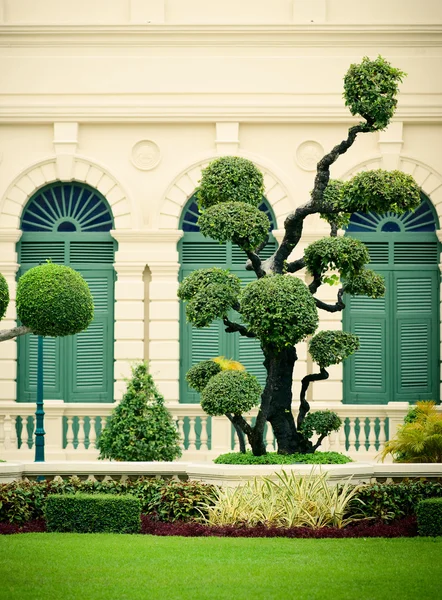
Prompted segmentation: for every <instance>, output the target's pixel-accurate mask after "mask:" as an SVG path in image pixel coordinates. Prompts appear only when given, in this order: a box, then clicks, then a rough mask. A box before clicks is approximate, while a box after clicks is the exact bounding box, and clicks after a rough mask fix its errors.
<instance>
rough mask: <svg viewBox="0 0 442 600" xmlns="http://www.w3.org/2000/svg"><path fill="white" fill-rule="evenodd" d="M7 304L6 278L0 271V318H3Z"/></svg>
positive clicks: (7, 289)
mask: <svg viewBox="0 0 442 600" xmlns="http://www.w3.org/2000/svg"><path fill="white" fill-rule="evenodd" d="M8 304H9V288H8V283H7V281H6V279H5V278H4V277H3V275H2V274H1V273H0V320H1V319H3V317H4V316H5V313H6V309H7V308H8Z"/></svg>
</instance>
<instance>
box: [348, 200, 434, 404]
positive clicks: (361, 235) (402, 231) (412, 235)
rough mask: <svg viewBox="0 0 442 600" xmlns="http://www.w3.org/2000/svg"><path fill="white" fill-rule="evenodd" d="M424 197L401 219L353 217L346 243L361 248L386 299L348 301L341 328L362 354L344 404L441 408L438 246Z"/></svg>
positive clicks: (355, 359) (355, 360)
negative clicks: (433, 404) (353, 241)
mask: <svg viewBox="0 0 442 600" xmlns="http://www.w3.org/2000/svg"><path fill="white" fill-rule="evenodd" d="M437 228H438V224H437V220H436V216H435V213H434V211H433V208H432V206H431V204H430V202H429V200H428V198H426V197H424V196H423V197H422V202H421V205H420V207H419V208H418V209H417V210H416V211H414V212H406V213H405V214H403V215H396V214H394V213H391V212H389V213H386V214H385V215H379V214H375V213H369V214H365V213H355V214H353V215H352V217H351V220H350V223H349V225H348V228H347V231H346V235H350V236H352V237H356V238H358V239H360V240H361V241H363V242H364V243H365V245H366V246H367V248H368V250H369V253H370V259H371V263H370V268H372V269H373V270H374V271H376V272H378V273H380V274H381V275H383V277H384V278H385V283H386V288H387V291H386V294H385V296H384V297H383V298H379V299H376V300H374V299H372V298H367V297H365V296H355V297H347V298H346V299H345V300H344V301H345V303H346V309H345V310H344V317H343V323H344V328H345V329H346V330H347V331H352V332H353V333H355V334H357V335H358V336H359V337H360V340H361V348H360V350H359V351H358V352H357V353H355V354H354V356H352V357H351V358H349V359H348V360H347V361H345V363H344V402H346V403H350V404H354V403H361V404H384V403H387V402H392V401H407V402H416V401H417V400H436V401H438V400H439V387H440V377H439V266H438V265H439V243H438V240H437V237H436V234H435V231H436V229H437Z"/></svg>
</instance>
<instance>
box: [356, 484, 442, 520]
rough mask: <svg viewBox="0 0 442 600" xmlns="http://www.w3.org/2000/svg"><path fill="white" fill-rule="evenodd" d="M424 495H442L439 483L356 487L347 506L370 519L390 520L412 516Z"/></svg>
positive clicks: (441, 485) (425, 496) (441, 486)
mask: <svg viewBox="0 0 442 600" xmlns="http://www.w3.org/2000/svg"><path fill="white" fill-rule="evenodd" d="M426 498H442V483H440V482H437V481H402V482H400V483H372V484H370V485H364V486H362V487H361V488H359V490H358V492H357V494H356V496H355V502H354V503H352V505H351V507H350V509H351V510H353V511H354V512H356V513H362V514H363V516H364V517H367V518H370V519H376V520H382V521H386V522H390V521H396V520H398V519H402V518H404V517H409V516H414V515H415V514H416V507H417V505H418V504H419V502H420V501H421V500H424V499H426Z"/></svg>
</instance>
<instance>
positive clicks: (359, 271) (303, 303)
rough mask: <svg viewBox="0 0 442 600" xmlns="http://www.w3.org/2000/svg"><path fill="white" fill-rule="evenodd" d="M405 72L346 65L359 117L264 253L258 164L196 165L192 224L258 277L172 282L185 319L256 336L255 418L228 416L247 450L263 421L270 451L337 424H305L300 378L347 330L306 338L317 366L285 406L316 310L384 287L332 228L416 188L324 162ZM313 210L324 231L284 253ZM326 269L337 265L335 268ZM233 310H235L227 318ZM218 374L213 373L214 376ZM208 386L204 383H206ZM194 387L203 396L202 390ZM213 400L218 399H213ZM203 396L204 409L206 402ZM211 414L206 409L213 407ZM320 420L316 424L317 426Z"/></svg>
mask: <svg viewBox="0 0 442 600" xmlns="http://www.w3.org/2000/svg"><path fill="white" fill-rule="evenodd" d="M403 77H404V73H403V72H402V71H400V70H399V69H396V68H394V67H392V66H391V65H390V64H389V63H388V62H387V61H385V60H384V59H383V58H382V57H378V58H377V59H376V60H370V59H369V58H367V57H365V58H364V59H363V60H362V62H361V63H360V64H354V65H351V67H350V68H349V70H348V72H347V74H346V76H345V79H344V98H345V104H346V105H347V106H348V107H349V109H350V112H351V113H352V115H360V116H361V117H362V121H361V122H359V123H358V124H356V125H354V126H352V127H350V129H349V130H348V134H347V137H346V139H344V140H343V141H342V142H341V143H339V144H337V145H336V146H335V147H334V148H333V149H332V150H331V151H330V152H329V153H328V154H326V155H325V156H324V157H323V158H322V159H321V160H320V161H319V162H318V164H317V170H316V177H315V181H314V186H313V190H312V192H311V195H310V198H309V200H308V201H307V202H306V203H305V204H302V205H300V206H299V207H298V208H297V209H296V210H295V211H294V212H292V213H290V214H289V215H288V216H287V218H286V220H285V223H284V228H285V234H284V238H283V240H282V242H281V244H280V246H279V248H278V249H277V250H276V251H275V252H274V254H273V255H272V256H270V257H269V258H268V259H266V260H261V258H260V256H259V254H260V251H261V250H262V248H263V247H264V246H265V244H266V241H267V236H268V229H269V223H268V220H267V217H266V216H265V215H263V214H262V213H261V212H260V211H259V209H258V205H259V204H260V202H261V200H262V195H263V191H264V185H263V176H262V174H261V173H260V171H259V170H258V169H257V168H256V167H255V166H254V165H253V164H252V163H251V162H250V161H247V160H246V159H244V158H238V157H230V156H229V157H222V158H219V159H216V160H214V161H213V162H212V163H211V164H209V166H208V167H207V168H206V169H204V170H203V174H202V179H201V182H200V187H199V188H198V190H197V198H198V203H199V207H200V210H201V212H202V214H201V217H200V219H199V222H198V223H199V226H200V230H201V232H202V233H203V234H204V235H206V236H210V237H211V238H213V239H216V240H218V241H220V242H224V241H226V240H231V241H232V242H234V243H236V244H237V245H238V246H239V247H240V248H242V249H243V250H244V252H245V254H246V257H245V258H246V264H245V268H246V269H248V270H253V271H254V272H255V274H256V277H257V280H256V281H253V282H252V283H249V284H248V285H246V287H245V288H244V289H243V290H242V291H240V289H239V280H238V279H237V278H236V277H235V276H234V275H232V274H230V273H228V272H226V271H222V270H221V269H217V268H216V267H214V268H212V269H201V270H198V271H195V272H193V273H191V274H190V275H189V276H188V277H186V278H185V279H184V280H183V282H182V283H181V285H180V288H179V291H178V296H179V297H180V298H181V299H182V300H184V301H185V302H186V312H187V319H188V321H189V322H190V323H192V324H193V325H194V326H195V327H207V326H208V325H209V324H210V323H211V322H212V321H213V320H215V319H222V320H223V322H224V325H225V327H226V331H227V332H229V333H236V334H239V335H243V336H247V337H254V338H258V339H259V341H260V343H261V348H262V350H263V353H264V366H265V368H266V370H267V381H266V385H265V388H264V391H263V393H262V396H261V404H260V408H259V411H258V416H257V419H256V422H255V424H254V426H251V425H250V424H248V423H247V422H246V420H245V419H244V418H243V416H242V414H241V413H242V411H243V410H244V407H240V406H238V407H237V409H238V410H237V411H235V414H234V415H233V416H234V418H235V421H236V423H237V425H238V427H240V428H241V429H242V431H243V432H244V433H245V434H246V435H247V438H248V440H249V443H250V445H251V447H252V450H253V453H254V454H255V455H262V454H265V452H266V450H265V442H264V428H265V424H266V421H268V422H269V423H270V424H271V426H272V428H273V432H274V434H275V436H276V439H277V443H278V452H280V453H284V454H292V453H294V452H311V451H312V450H313V446H312V444H311V442H310V441H309V439H308V437H307V433H308V432H309V431H310V430H312V429H313V425H314V430H315V431H316V433H318V434H319V436H320V437H321V436H324V435H326V432H327V431H331V430H333V428H334V427H335V426H336V425H337V421H336V420H334V419H325V418H322V421H321V422H319V421H318V419H316V421H315V423H312V421H311V420H310V424H309V421H307V424H305V425H304V422H305V420H306V417H307V414H308V411H309V408H310V407H309V404H308V402H307V401H306V392H307V389H308V387H309V385H310V384H311V383H312V382H314V381H318V380H324V379H327V377H328V372H327V367H328V366H330V365H333V364H338V363H340V362H342V361H343V360H344V359H345V358H347V357H348V356H349V355H350V354H352V353H353V352H355V351H356V350H357V348H358V345H359V342H358V339H357V337H356V336H354V335H351V334H349V333H345V332H341V331H330V332H320V333H318V334H316V335H315V336H314V337H313V338H312V339H311V341H310V346H309V347H310V354H311V356H312V358H313V360H314V361H315V362H316V363H317V364H318V366H319V372H317V373H312V374H310V375H307V376H306V377H304V378H303V380H302V386H301V393H300V405H299V413H298V417H297V421H296V422H295V419H294V417H293V414H292V380H293V369H294V366H295V362H296V360H297V353H296V344H297V343H298V342H300V341H302V340H305V339H306V338H307V337H308V336H311V335H312V334H314V333H315V331H316V328H317V326H318V309H319V310H322V311H326V312H337V311H342V310H343V309H344V308H345V304H344V302H343V301H342V298H343V294H344V293H345V292H348V293H349V294H351V295H368V296H370V297H372V298H379V297H380V296H382V295H383V294H384V292H385V286H384V281H383V279H382V277H380V276H379V275H378V274H376V273H374V272H373V271H371V270H370V269H367V268H366V265H367V263H368V262H369V255H368V252H367V250H366V248H365V246H364V245H363V244H362V242H359V241H358V240H354V239H350V238H347V237H337V230H338V228H339V227H342V226H344V225H345V224H346V223H348V221H349V218H350V215H351V213H353V212H355V211H364V212H369V211H375V212H378V213H385V212H387V211H394V212H396V213H403V212H405V211H407V210H414V209H415V208H417V207H418V206H419V204H420V190H419V187H418V185H417V184H416V182H415V181H414V180H413V178H412V177H411V176H410V175H407V174H405V173H402V172H400V171H383V170H376V171H368V172H364V173H359V174H358V175H356V176H354V177H353V178H352V179H350V180H349V181H345V182H342V181H338V180H333V179H330V167H331V166H332V165H333V163H334V162H336V160H337V159H338V158H339V157H340V156H341V155H342V154H344V153H345V152H347V150H349V148H350V147H351V146H352V144H353V143H354V141H355V140H356V137H357V135H358V134H360V133H372V132H375V131H379V130H382V129H384V128H385V127H387V125H388V123H389V121H390V119H391V117H392V116H393V113H394V110H395V108H396V104H397V100H396V95H397V92H398V85H399V83H400V82H401V81H402V78H403ZM314 214H319V215H320V216H321V217H322V218H324V219H325V220H326V221H328V223H329V224H330V237H327V238H325V239H322V240H318V241H317V242H314V243H313V244H310V245H309V246H308V248H307V249H306V250H305V252H304V255H303V256H302V257H301V258H298V259H297V260H290V255H291V254H292V252H293V250H294V249H295V248H296V247H297V245H298V244H299V242H300V241H301V238H302V230H303V225H304V221H305V219H306V218H307V217H309V216H310V215H314ZM303 268H306V269H307V271H308V273H309V274H310V275H311V283H310V284H309V285H305V284H304V283H303V282H302V281H301V280H300V279H298V278H297V277H296V276H294V274H296V273H297V272H298V271H300V270H301V269H303ZM331 271H337V272H338V273H339V276H337V275H336V274H335V273H334V274H331V273H330V272H331ZM339 279H340V280H341V286H340V288H339V291H338V292H337V298H336V302H335V303H334V304H327V303H325V302H323V301H322V300H320V299H319V298H317V297H316V292H317V291H318V289H319V287H320V286H321V285H323V284H324V283H333V282H334V281H337V282H339ZM232 309H233V310H234V311H236V312H237V313H238V314H239V315H240V317H241V318H240V319H239V318H238V319H236V320H235V319H234V318H232V317H231V316H230V315H231V311H232ZM217 377H220V375H215V377H214V380H215V379H216V378H217ZM208 385H210V382H209V384H208ZM204 393H205V392H204V390H203V395H204ZM218 401H219V402H220V405H221V403H222V401H221V400H218ZM213 403H216V398H215V397H212V403H211V405H210V406H211V408H210V410H212V411H214V410H215V409H214V406H213ZM213 414H215V413H213ZM318 428H319V429H318Z"/></svg>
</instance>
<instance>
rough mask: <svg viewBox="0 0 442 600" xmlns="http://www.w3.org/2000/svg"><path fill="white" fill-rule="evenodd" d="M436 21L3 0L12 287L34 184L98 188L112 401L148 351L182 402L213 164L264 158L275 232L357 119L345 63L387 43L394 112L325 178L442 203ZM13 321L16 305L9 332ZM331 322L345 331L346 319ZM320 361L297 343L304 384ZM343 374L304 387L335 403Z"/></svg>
mask: <svg viewBox="0 0 442 600" xmlns="http://www.w3.org/2000/svg"><path fill="white" fill-rule="evenodd" d="M378 4H379V6H378ZM37 7H38V8H37ZM441 23H442V5H441V4H440V2H438V1H432V0H425V1H423V2H414V1H412V0H409V1H408V2H404V1H403V0H401V1H399V0H389V2H387V3H385V2H383V3H382V5H381V4H380V2H377V0H373V1H372V2H371V3H370V6H368V5H367V3H366V2H355V1H352V2H350V1H347V0H308V1H307V0H268V1H267V0H260V1H259V2H257V1H256V0H253V1H252V0H241V1H238V0H236V1H235V2H233V1H232V2H231V1H230V0H225V1H224V2H222V3H219V2H215V1H210V2H209V1H207V0H205V1H203V0H149V1H148V0H112V2H110V1H109V0H93V1H91V0H88V2H83V1H82V0H78V1H77V2H75V3H72V2H67V1H66V2H64V1H63V0H39V2H38V3H36V2H34V1H33V0H0V72H1V73H2V78H1V81H0V272H3V273H4V274H5V276H6V277H7V279H8V281H9V283H10V286H11V290H12V295H13V294H14V285H15V273H16V269H17V262H16V260H17V259H16V254H15V244H16V242H17V240H18V239H19V236H20V230H19V217H20V214H21V211H22V209H23V206H24V205H25V204H26V201H27V199H28V198H29V197H30V195H32V193H33V192H34V191H35V190H36V189H38V187H40V186H41V185H43V184H44V183H46V182H49V181H54V180H56V179H64V180H72V179H78V180H80V181H86V182H88V183H90V184H91V185H94V186H96V187H97V188H98V189H100V191H102V193H103V194H104V195H105V196H106V197H107V198H108V200H109V203H110V204H111V206H112V209H113V212H114V216H115V231H114V232H113V235H114V237H115V238H116V239H117V240H118V243H119V250H118V253H117V255H116V263H115V267H116V271H117V273H118V282H117V284H116V312H115V315H116V324H115V335H116V344H115V358H116V363H115V375H116V379H117V381H116V385H115V398H116V399H118V398H120V397H121V394H122V391H123V389H124V382H123V378H124V377H125V376H127V375H128V374H129V371H130V364H131V363H132V362H133V361H134V360H138V359H142V358H143V357H145V356H147V355H148V356H149V360H150V363H151V369H152V372H153V374H154V376H155V379H156V381H157V382H158V385H159V387H160V389H161V390H162V392H163V393H164V394H165V396H166V398H167V399H168V400H169V401H176V400H178V376H179V326H178V301H177V298H176V289H177V275H178V269H179V264H178V253H177V242H178V240H179V238H180V236H181V232H180V231H179V228H178V220H179V216H180V214H181V210H182V208H183V206H184V205H185V203H186V200H187V198H188V197H189V196H190V195H191V194H192V192H193V190H194V189H195V187H196V186H197V184H198V180H199V178H200V174H201V169H202V167H203V166H204V165H205V164H207V162H208V161H209V160H210V159H212V158H214V157H215V156H219V155H223V154H239V155H242V156H246V157H247V158H250V159H251V160H253V161H254V162H255V163H256V164H257V165H258V166H259V167H260V168H261V169H262V170H263V172H264V174H265V181H266V186H267V198H268V200H269V202H270V203H271V205H272V207H273V209H274V211H275V213H276V217H277V222H278V231H277V232H276V234H277V237H279V238H281V235H282V233H283V232H282V227H283V222H284V218H285V216H286V215H287V214H288V213H289V212H290V211H291V210H293V209H294V208H295V207H296V206H297V205H299V204H300V203H302V202H304V201H305V200H306V199H307V198H308V194H309V191H310V190H311V188H312V185H313V180H314V168H315V162H316V160H317V159H318V158H320V156H321V153H322V152H324V151H327V150H329V149H331V148H332V147H333V145H334V144H336V143H338V142H339V141H341V140H342V139H343V138H344V137H345V135H346V130H347V128H348V126H350V125H351V124H352V123H354V122H355V121H354V119H352V118H351V117H350V115H349V113H348V110H347V109H346V108H345V106H344V104H343V100H342V78H343V76H344V74H345V71H346V69H347V68H348V65H349V64H350V63H351V62H355V61H359V60H360V59H361V57H362V56H364V55H369V56H372V57H374V56H376V55H377V54H379V53H380V54H382V55H383V56H386V57H387V58H388V59H389V60H390V61H391V62H392V63H393V64H394V65H395V66H398V67H400V68H402V69H403V70H404V71H406V72H407V73H408V77H407V79H406V80H405V82H404V84H403V86H401V90H402V91H401V95H400V98H399V108H398V111H397V115H396V119H395V122H394V124H393V125H392V126H391V127H390V128H389V130H387V132H383V133H381V134H370V135H365V136H360V137H359V138H358V140H357V141H356V143H355V144H354V146H353V148H352V149H351V150H350V151H349V152H348V153H347V154H345V155H344V156H342V157H341V158H340V160H339V161H338V162H337V163H336V164H335V165H334V166H333V168H332V176H334V177H347V176H349V175H350V174H351V173H353V172H356V171H357V170H359V169H361V168H367V165H368V166H369V167H370V168H376V167H379V166H383V167H385V168H397V167H400V168H403V169H404V170H406V171H407V172H413V174H414V175H415V176H416V178H417V179H418V181H419V183H420V184H421V185H422V186H423V188H424V190H425V191H426V193H427V194H428V195H429V196H430V198H431V199H432V201H433V202H434V204H435V205H436V208H437V210H438V213H439V214H441V212H442V211H441V209H442V179H441V176H440V175H439V174H440V173H442V158H441V157H442V152H441V150H442V141H441V140H442V135H441V134H442V131H441V130H442V43H441V42H442V27H441ZM204 24H206V25H204ZM207 24H210V25H207ZM379 24H381V25H379ZM324 234H327V228H326V226H325V223H324V222H323V221H321V220H320V219H319V218H317V217H311V218H309V219H308V220H307V221H306V224H305V238H304V241H305V242H306V243H308V242H309V241H312V240H313V239H316V238H317V237H318V236H320V235H324ZM302 250H303V247H300V248H298V249H297V253H298V254H300V253H301V252H302ZM146 268H148V273H149V276H148V277H146ZM334 293H335V290H334V289H333V288H330V287H328V286H324V287H323V288H321V289H320V292H319V294H320V296H321V298H323V299H327V300H330V301H332V300H333V294H334ZM146 303H147V304H146ZM14 319H15V312H14V304H13V302H12V303H11V306H10V308H9V310H8V313H7V318H6V320H5V321H4V323H2V326H3V325H4V326H5V327H7V326H9V325H12V324H13V323H14ZM321 327H323V328H335V327H340V317H339V315H329V314H327V315H326V316H325V317H323V318H322V321H321ZM146 336H148V338H149V339H146ZM15 357H16V353H15V342H14V341H10V342H5V343H2V344H0V402H1V401H2V400H14V399H15V397H16V388H15V372H16V366H15V365H16V363H15ZM312 368H313V365H312V364H311V363H310V362H309V361H308V359H307V353H306V349H305V345H304V346H302V348H301V349H300V361H299V364H298V365H297V369H296V375H295V383H297V382H299V380H300V378H302V376H304V375H305V374H306V373H307V372H310V371H311V370H312ZM341 381H342V369H341V367H339V366H338V367H334V368H332V369H331V378H330V380H329V382H327V384H326V385H320V384H317V385H316V386H313V387H312V389H311V390H310V394H311V399H312V400H318V401H319V400H339V399H341V397H342V383H341Z"/></svg>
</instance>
